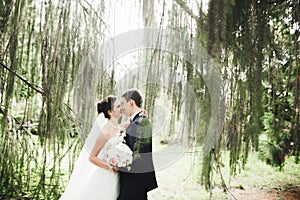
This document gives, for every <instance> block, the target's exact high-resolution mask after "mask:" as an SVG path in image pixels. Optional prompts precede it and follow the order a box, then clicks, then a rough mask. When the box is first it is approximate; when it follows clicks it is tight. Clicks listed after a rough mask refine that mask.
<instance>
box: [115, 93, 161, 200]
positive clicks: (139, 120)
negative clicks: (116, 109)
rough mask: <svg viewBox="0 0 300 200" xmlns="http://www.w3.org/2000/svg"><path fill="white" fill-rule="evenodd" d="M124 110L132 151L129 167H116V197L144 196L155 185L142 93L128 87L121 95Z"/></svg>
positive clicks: (140, 199) (121, 199)
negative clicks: (143, 113)
mask: <svg viewBox="0 0 300 200" xmlns="http://www.w3.org/2000/svg"><path fill="white" fill-rule="evenodd" d="M121 105H122V108H123V111H124V112H125V114H126V115H127V116H130V124H129V126H128V128H127V130H126V144H127V145H128V146H129V148H130V149H131V150H132V151H133V154H134V160H133V163H132V165H130V167H131V169H130V170H127V169H125V168H120V169H119V174H120V194H119V197H118V199H117V200H147V192H148V191H150V190H153V189H155V188H157V182H156V177H155V171H154V167H153V161H152V129H151V125H150V121H149V119H148V118H147V117H145V116H143V115H140V113H141V112H142V96H141V94H140V93H139V91H138V90H135V89H130V90H128V91H126V92H125V93H124V94H123V95H122V102H121Z"/></svg>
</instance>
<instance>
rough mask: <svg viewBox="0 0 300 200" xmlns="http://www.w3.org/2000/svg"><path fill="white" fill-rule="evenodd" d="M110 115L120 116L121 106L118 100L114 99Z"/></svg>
mask: <svg viewBox="0 0 300 200" xmlns="http://www.w3.org/2000/svg"><path fill="white" fill-rule="evenodd" d="M112 115H113V117H115V118H120V117H121V116H122V107H121V103H120V101H119V100H116V101H115V103H114V105H113V112H112Z"/></svg>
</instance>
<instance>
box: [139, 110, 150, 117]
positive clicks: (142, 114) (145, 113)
mask: <svg viewBox="0 0 300 200" xmlns="http://www.w3.org/2000/svg"><path fill="white" fill-rule="evenodd" d="M140 116H142V117H147V116H148V112H147V110H142V112H140Z"/></svg>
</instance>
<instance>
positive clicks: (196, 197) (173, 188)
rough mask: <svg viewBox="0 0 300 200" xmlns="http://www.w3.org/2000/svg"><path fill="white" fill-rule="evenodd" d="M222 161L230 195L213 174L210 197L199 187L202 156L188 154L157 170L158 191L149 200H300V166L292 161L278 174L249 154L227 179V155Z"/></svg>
mask: <svg viewBox="0 0 300 200" xmlns="http://www.w3.org/2000/svg"><path fill="white" fill-rule="evenodd" d="M222 157H223V161H222V162H223V163H224V166H223V167H222V168H221V173H222V175H223V177H224V179H225V182H226V185H227V187H228V189H229V191H230V192H226V193H224V191H223V188H222V187H221V179H220V174H219V173H217V172H216V171H215V172H214V174H213V178H212V180H213V183H214V187H213V188H212V195H210V193H209V191H206V190H205V189H204V187H203V186H202V185H201V184H200V180H201V179H200V172H201V160H202V159H201V156H199V155H195V154H190V153H187V154H186V155H184V156H182V157H181V158H180V159H178V160H177V161H176V162H174V163H173V164H171V165H169V166H166V167H165V168H162V169H160V170H157V172H156V174H157V180H158V184H159V188H158V189H155V190H153V191H151V192H150V193H149V200H185V199H186V200H208V199H213V200H225V199H228V200H232V199H238V200H300V165H299V164H298V165H296V164H295V163H294V162H293V159H294V158H293V157H289V158H287V160H286V164H285V166H284V168H283V170H282V171H279V170H278V169H277V168H273V167H271V166H269V165H266V164H265V163H264V162H263V161H261V160H259V159H258V158H257V155H256V154H255V153H252V154H251V155H250V157H249V160H248V163H247V164H246V166H245V168H244V169H239V170H238V173H237V175H236V176H229V174H230V173H229V167H228V152H227V153H226V152H225V153H224V155H223V156H222ZM230 193H232V195H231V194H230Z"/></svg>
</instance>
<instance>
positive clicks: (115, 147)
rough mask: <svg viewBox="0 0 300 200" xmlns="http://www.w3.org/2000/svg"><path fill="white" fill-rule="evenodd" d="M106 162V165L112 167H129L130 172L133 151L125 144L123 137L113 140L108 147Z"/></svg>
mask: <svg viewBox="0 0 300 200" xmlns="http://www.w3.org/2000/svg"><path fill="white" fill-rule="evenodd" d="M104 158H105V159H104V160H105V162H106V164H107V165H108V166H110V167H127V169H128V170H129V169H130V167H129V165H130V164H132V159H133V156H132V151H131V149H130V148H129V147H128V146H127V145H126V144H124V139H123V136H122V135H120V136H118V137H115V138H113V140H110V141H109V144H108V145H106V148H105V155H104Z"/></svg>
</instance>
